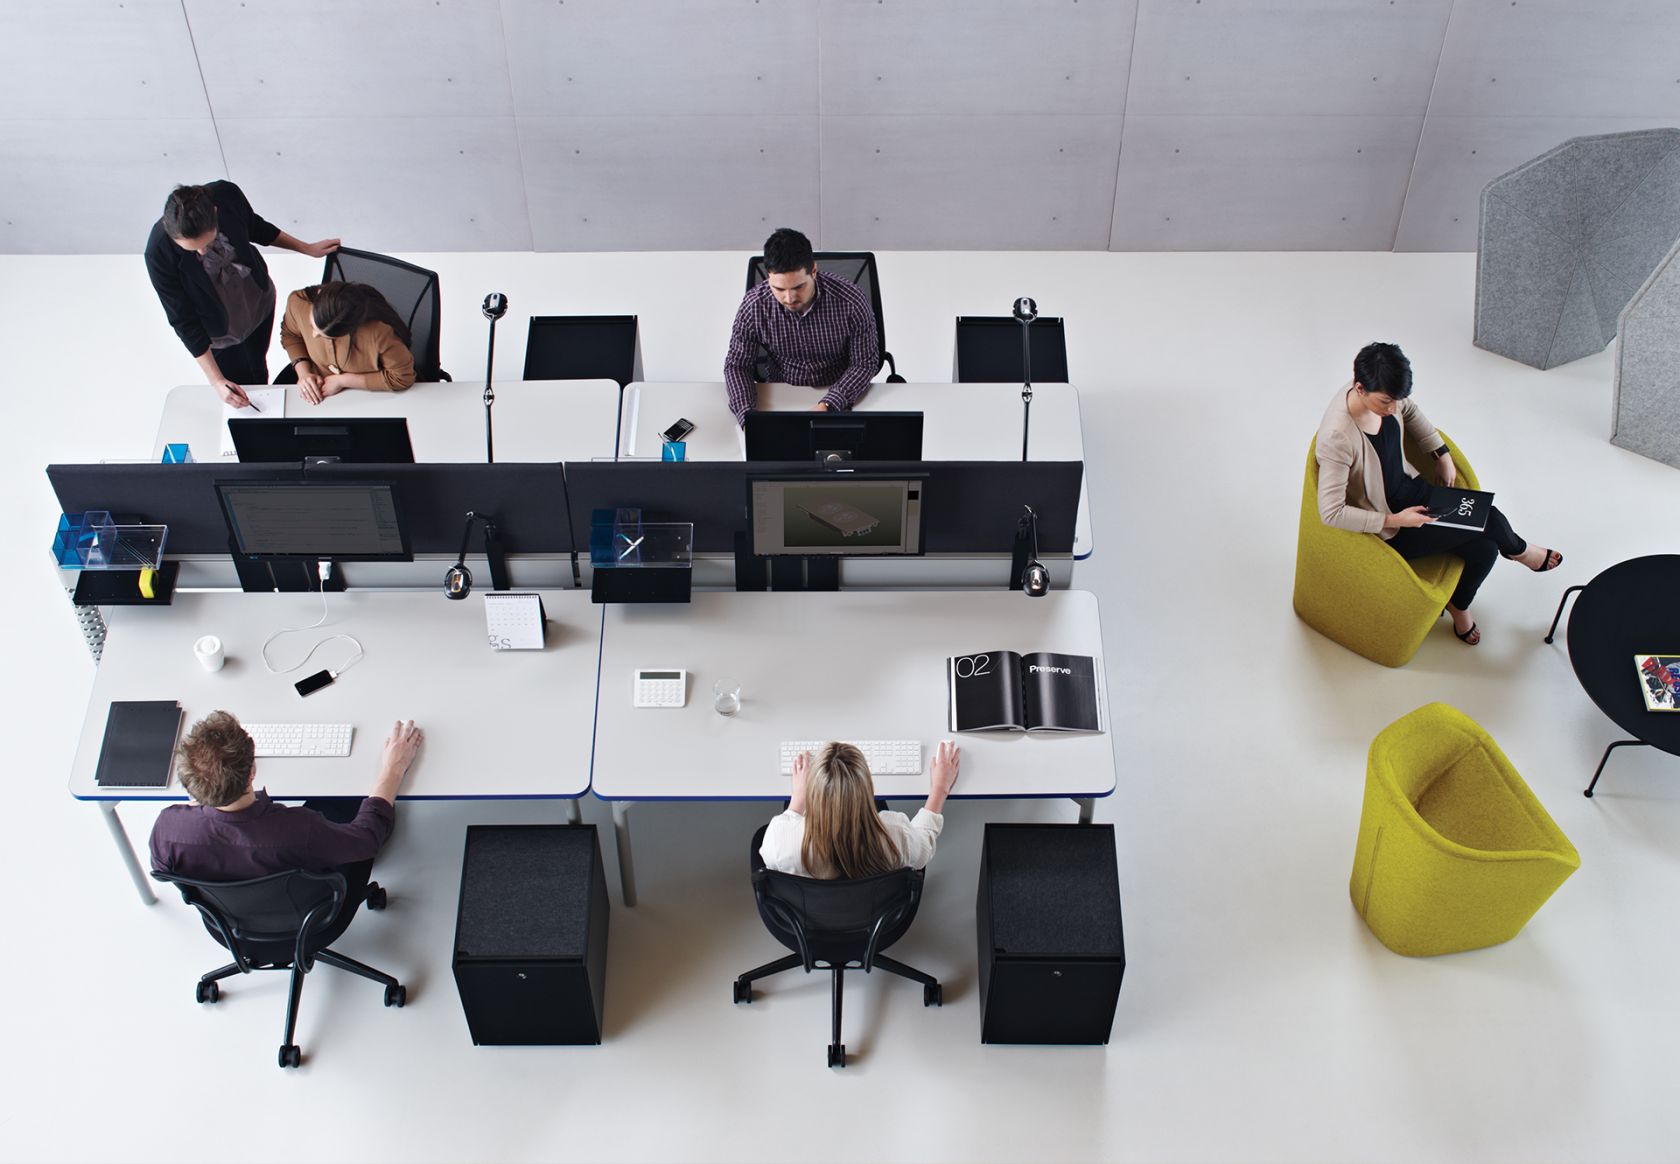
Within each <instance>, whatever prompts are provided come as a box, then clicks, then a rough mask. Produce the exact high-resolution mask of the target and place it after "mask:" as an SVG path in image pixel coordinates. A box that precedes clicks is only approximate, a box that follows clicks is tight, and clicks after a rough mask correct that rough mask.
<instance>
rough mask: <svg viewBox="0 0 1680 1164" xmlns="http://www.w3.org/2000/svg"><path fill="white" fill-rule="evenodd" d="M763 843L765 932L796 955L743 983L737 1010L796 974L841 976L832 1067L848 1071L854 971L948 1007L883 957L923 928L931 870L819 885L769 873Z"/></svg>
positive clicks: (923, 977) (738, 985) (757, 840)
mask: <svg viewBox="0 0 1680 1164" xmlns="http://www.w3.org/2000/svg"><path fill="white" fill-rule="evenodd" d="M765 827H768V826H765ZM763 843H764V828H762V827H761V828H760V829H759V830H758V832H757V833H755V834H754V835H753V841H752V884H753V896H754V898H756V899H757V901H758V915H759V917H761V918H763V919H764V927H765V928H766V929H768V930H769V931H770V934H771V936H772V937H774V938H775V939H776V940H777V941H778V942H780V943H782V945H784V946H786V947H787V948H788V949H790V950H793V951H794V953H792V954H789V955H787V956H786V957H783V958H778V959H776V960H775V961H774V962H766V963H765V964H764V965H762V966H759V967H757V968H756V969H753V970H748V971H747V972H746V973H745V974H743V975H741V976H740V977H739V978H737V979H735V983H734V987H735V989H734V998H735V1001H736V1002H748V1003H750V1002H751V1001H752V1000H753V991H752V984H753V982H755V981H756V980H757V979H760V978H767V977H769V976H770V975H772V974H780V973H781V972H782V971H783V970H792V969H793V968H794V967H795V966H802V967H804V969H805V972H806V973H807V974H809V973H810V972H811V971H812V970H828V971H830V972H831V973H832V974H833V975H834V978H833V984H834V985H833V996H834V1031H833V1035H834V1037H833V1039H832V1040H831V1041H830V1042H829V1044H828V1065H829V1066H830V1067H844V1066H845V1065H846V1046H845V1044H844V1043H842V1042H841V1041H840V1002H841V997H842V995H843V993H844V989H845V986H844V983H845V972H846V971H847V970H862V971H863V972H864V973H865V974H867V973H869V972H870V971H871V970H874V969H876V968H877V967H879V968H880V969H882V970H886V971H888V972H889V973H892V974H897V975H898V976H899V977H901V978H909V979H911V980H912V981H914V982H920V983H921V984H922V1005H923V1006H941V1005H943V1004H944V1001H945V996H944V991H943V990H942V988H941V987H940V985H939V980H938V979H937V978H934V977H933V976H932V975H931V974H924V973H922V972H921V971H920V970H917V969H916V968H915V967H913V966H906V965H905V964H904V963H903V962H899V961H895V960H894V959H892V958H889V957H887V956H886V955H885V954H883V953H881V951H882V950H885V949H886V948H887V947H889V946H891V945H892V944H893V943H894V942H896V941H898V939H899V938H902V937H903V936H904V933H905V931H906V930H908V929H909V928H910V923H911V922H912V921H914V920H915V918H916V907H917V906H918V905H920V904H921V900H922V880H923V877H924V876H925V870H922V869H897V870H894V871H893V872H891V873H882V874H881V875H880V876H877V877H863V878H859V879H857V880H855V881H819V880H816V879H815V878H811V877H795V876H794V875H793V874H791V873H778V872H776V871H775V870H773V869H766V868H765V867H764V859H763V858H762V857H760V856H759V852H758V849H759V846H760V845H762V844H763Z"/></svg>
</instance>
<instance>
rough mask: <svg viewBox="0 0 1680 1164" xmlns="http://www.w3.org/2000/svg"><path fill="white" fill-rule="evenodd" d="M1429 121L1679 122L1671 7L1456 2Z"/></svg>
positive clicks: (1613, 0) (1592, 0) (1634, 0)
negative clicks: (1611, 118) (1438, 117)
mask: <svg viewBox="0 0 1680 1164" xmlns="http://www.w3.org/2000/svg"><path fill="white" fill-rule="evenodd" d="M1430 114H1431V115H1434V114H1446V115H1450V116H1462V117H1491V116H1504V117H1588V116H1603V115H1620V116H1631V117H1656V118H1664V119H1667V120H1670V121H1673V120H1677V119H1680V4H1675V3H1674V2H1673V0H1521V2H1520V3H1515V2H1513V0H1458V3H1457V4H1456V5H1455V7H1454V8H1453V17H1452V23H1451V25H1450V26H1449V27H1448V29H1447V37H1446V43H1445V45H1444V47H1443V48H1442V51H1441V69H1440V74H1439V76H1438V77H1437V78H1436V82H1435V95H1434V97H1433V99H1432V100H1431V102H1430Z"/></svg>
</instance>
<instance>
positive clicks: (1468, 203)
mask: <svg viewBox="0 0 1680 1164" xmlns="http://www.w3.org/2000/svg"><path fill="white" fill-rule="evenodd" d="M1663 124H1664V123H1663V122H1661V121H1658V120H1652V119H1640V118H1628V117H1596V118H1578V117H1437V116H1433V115H1432V116H1431V117H1430V118H1429V119H1428V120H1427V121H1425V122H1424V123H1423V139H1422V140H1421V141H1420V142H1419V143H1418V151H1417V161H1416V162H1415V163H1413V166H1412V180H1411V187H1410V189H1409V190H1408V191H1407V194H1406V208H1405V210H1404V212H1402V214H1401V215H1400V231H1399V233H1398V234H1397V235H1396V236H1395V239H1394V249H1395V250H1397V251H1473V250H1475V249H1476V216H1477V215H1478V213H1479V212H1480V211H1479V208H1480V206H1481V201H1482V190H1483V188H1484V187H1486V186H1487V184H1488V183H1489V182H1491V181H1492V180H1493V179H1494V178H1497V177H1498V176H1499V175H1500V174H1503V173H1504V172H1505V171H1507V170H1510V169H1513V168H1515V167H1516V166H1518V165H1520V164H1521V163H1522V162H1524V161H1526V160H1527V159H1529V158H1532V157H1535V156H1537V155H1539V154H1541V153H1544V152H1545V151H1546V150H1548V149H1550V148H1551V147H1552V146H1554V145H1556V144H1557V143H1558V142H1560V141H1563V140H1565V139H1566V138H1570V137H1577V136H1580V135H1582V134H1590V133H1612V132H1617V131H1624V130H1633V129H1656V128H1659V127H1661V126H1662V125H1663Z"/></svg>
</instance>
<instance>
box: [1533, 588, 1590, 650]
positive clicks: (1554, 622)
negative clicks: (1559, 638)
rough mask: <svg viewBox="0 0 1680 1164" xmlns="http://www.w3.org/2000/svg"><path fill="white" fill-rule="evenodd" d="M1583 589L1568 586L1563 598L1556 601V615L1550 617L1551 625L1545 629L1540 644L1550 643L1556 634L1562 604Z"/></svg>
mask: <svg viewBox="0 0 1680 1164" xmlns="http://www.w3.org/2000/svg"><path fill="white" fill-rule="evenodd" d="M1585 589H1586V587H1585V586H1570V587H1568V588H1567V589H1565V590H1564V592H1563V597H1562V598H1560V599H1558V608H1557V613H1556V614H1554V615H1552V625H1551V626H1549V627H1547V628H1546V637H1545V638H1543V639H1541V640H1540V641H1541V642H1543V643H1549V642H1551V641H1552V636H1553V635H1555V634H1557V624H1558V620H1559V619H1560V618H1562V617H1563V604H1564V603H1566V602H1568V601H1569V596H1570V595H1571V594H1574V593H1575V592H1577V591H1579V590H1585Z"/></svg>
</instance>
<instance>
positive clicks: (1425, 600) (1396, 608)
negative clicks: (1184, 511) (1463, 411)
mask: <svg viewBox="0 0 1680 1164" xmlns="http://www.w3.org/2000/svg"><path fill="white" fill-rule="evenodd" d="M1446 435H1447V434H1446V433H1444V432H1443V433H1442V434H1441V436H1442V438H1443V439H1445V438H1446ZM1447 444H1448V447H1449V448H1451V449H1452V459H1453V463H1454V464H1455V465H1457V466H1458V482H1459V485H1460V486H1461V487H1462V488H1465V489H1480V488H1481V484H1480V483H1479V482H1478V481H1477V480H1476V473H1475V470H1473V469H1471V468H1470V463H1469V462H1468V461H1466V460H1465V459H1464V454H1463V453H1462V452H1461V451H1460V450H1459V447H1458V446H1457V445H1456V444H1454V443H1453V442H1451V441H1448V442H1447ZM1317 451H1318V440H1317V438H1316V437H1315V438H1314V439H1313V442H1312V443H1311V444H1310V445H1308V446H1307V475H1306V482H1305V484H1304V485H1303V486H1302V488H1301V531H1300V536H1299V539H1298V541H1297V542H1296V547H1295V613H1296V614H1298V615H1300V616H1301V620H1302V621H1303V622H1305V623H1306V624H1307V625H1308V626H1310V627H1312V628H1313V629H1314V630H1316V631H1317V632H1318V633H1319V634H1321V635H1323V636H1324V637H1325V638H1328V639H1331V640H1333V641H1335V642H1338V643H1340V644H1341V645H1342V646H1344V647H1346V648H1347V649H1348V650H1350V651H1353V652H1355V653H1357V654H1361V655H1364V656H1365V657H1366V658H1367V659H1370V660H1371V661H1372V662H1375V663H1381V664H1382V665H1383V666H1385V667H1400V666H1404V665H1405V664H1406V663H1407V662H1409V661H1410V660H1411V657H1412V656H1413V655H1415V654H1416V653H1417V649H1418V647H1419V646H1420V645H1422V643H1423V639H1424V636H1425V635H1427V634H1428V633H1429V628H1430V627H1432V626H1434V625H1435V621H1436V620H1437V619H1439V618H1440V617H1441V612H1442V611H1443V610H1445V609H1446V606H1447V599H1449V598H1451V597H1452V592H1453V589H1454V588H1455V587H1457V585H1458V579H1459V576H1460V575H1461V574H1463V573H1464V561H1463V559H1461V558H1459V557H1458V556H1457V555H1455V554H1433V555H1431V556H1430V557H1427V558H1418V559H1417V560H1416V561H1411V562H1408V561H1407V560H1406V559H1405V558H1402V557H1401V556H1400V555H1399V554H1398V553H1396V552H1395V551H1394V550H1393V549H1391V548H1390V547H1389V544H1388V543H1387V542H1385V541H1384V540H1383V539H1382V538H1380V537H1378V536H1377V535H1376V534H1368V533H1354V532H1352V531H1350V530H1345V529H1336V528H1335V527H1334V526H1328V525H1325V524H1324V519H1323V518H1321V517H1320V516H1319V514H1318V456H1317ZM1406 458H1407V459H1408V460H1409V461H1411V463H1412V465H1413V466H1414V467H1417V466H1420V465H1426V464H1427V463H1428V462H1429V461H1430V460H1431V459H1432V458H1430V457H1428V456H1423V455H1420V454H1419V453H1418V450H1417V447H1416V446H1415V445H1414V444H1413V443H1412V442H1411V441H1409V440H1408V441H1407V442H1406ZM1422 471H1424V472H1425V473H1426V474H1428V473H1429V471H1428V470H1427V469H1425V470H1422ZM1430 476H1431V479H1433V476H1432V475H1430Z"/></svg>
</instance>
